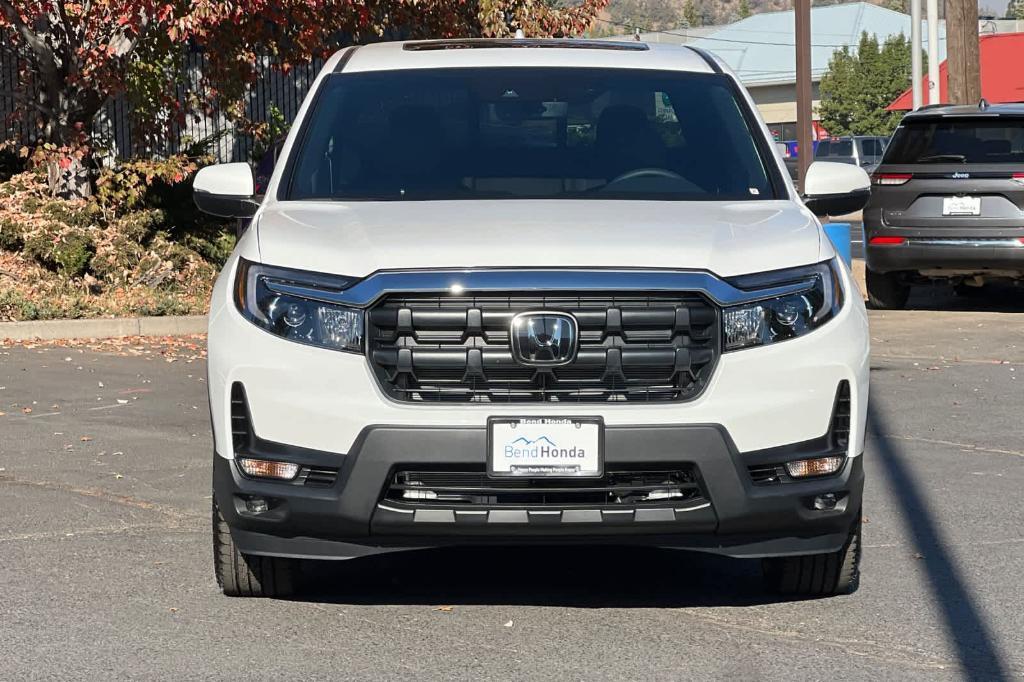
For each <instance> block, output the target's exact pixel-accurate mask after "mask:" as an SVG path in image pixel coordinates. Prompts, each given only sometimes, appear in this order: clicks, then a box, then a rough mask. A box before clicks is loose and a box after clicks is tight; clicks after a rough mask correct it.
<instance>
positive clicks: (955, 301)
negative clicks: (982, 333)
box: [906, 282, 1024, 313]
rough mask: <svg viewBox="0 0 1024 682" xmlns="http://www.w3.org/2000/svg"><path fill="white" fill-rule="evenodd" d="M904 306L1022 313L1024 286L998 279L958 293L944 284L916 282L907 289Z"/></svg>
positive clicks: (918, 308) (913, 308) (923, 308)
mask: <svg viewBox="0 0 1024 682" xmlns="http://www.w3.org/2000/svg"><path fill="white" fill-rule="evenodd" d="M906 309H907V310H946V311H951V312H953V311H960V312H976V313H1024V286H1014V285H1012V284H1009V283H1003V282H997V283H994V284H988V285H986V286H984V287H982V288H980V289H977V290H970V291H969V293H967V294H960V295H958V294H956V293H955V292H954V291H953V287H952V286H949V285H945V284H932V285H921V286H915V287H914V288H913V289H911V291H910V300H909V301H908V302H907V307H906Z"/></svg>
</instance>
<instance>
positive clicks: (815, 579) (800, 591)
mask: <svg viewBox="0 0 1024 682" xmlns="http://www.w3.org/2000/svg"><path fill="white" fill-rule="evenodd" d="M860 557H861V524H860V520H859V519H858V521H857V523H856V524H855V525H854V527H853V529H852V530H851V531H850V536H849V538H848V539H847V541H846V544H845V545H843V548H842V549H840V550H839V551H838V552H829V553H828V554H810V555H807V556H787V557H772V558H769V559H764V560H763V561H762V569H763V571H764V580H765V586H766V587H767V588H768V589H769V590H771V591H772V592H777V593H779V594H786V595H793V596H801V597H831V596H834V595H839V594H853V593H854V592H856V591H857V587H858V586H859V585H860Z"/></svg>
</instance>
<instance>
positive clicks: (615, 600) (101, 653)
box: [0, 289, 1024, 680]
mask: <svg viewBox="0 0 1024 682" xmlns="http://www.w3.org/2000/svg"><path fill="white" fill-rule="evenodd" d="M912 307H914V308H916V309H915V310H910V311H906V312H899V313H873V314H872V338H873V360H872V367H873V376H872V408H871V411H872V418H871V425H870V432H871V433H870V439H869V443H868V448H867V452H866V454H865V457H866V460H865V467H866V470H867V474H868V484H867V491H866V509H865V517H866V519H865V520H866V522H867V523H866V525H865V530H864V533H865V544H866V553H865V558H864V575H863V580H862V583H861V589H860V591H859V592H857V593H856V594H855V595H853V596H849V597H839V598H833V599H825V600H812V601H779V600H777V599H775V598H773V597H770V596H767V595H765V594H764V593H762V591H761V590H760V582H759V571H758V567H757V566H756V564H753V563H751V562H743V561H736V560H730V559H724V558H717V557H712V556H705V555H699V554H688V553H681V552H672V551H667V550H649V551H642V552H638V551H636V550H621V551H615V550H608V549H595V550H578V549H573V550H571V551H569V550H566V551H560V550H550V549H547V550H545V549H536V550H531V549H514V550H500V551H499V550H472V551H471V550H431V551H422V552H410V553H403V554H396V555H393V556H390V557H379V558H374V559H367V560H360V561H353V562H346V563H339V564H332V565H329V566H327V567H321V568H318V569H317V570H315V571H313V572H312V575H311V590H310V591H309V592H308V593H307V594H304V595H303V596H302V597H301V598H300V599H297V600H294V601H251V600H238V599H229V598H226V597H223V596H221V595H220V593H219V592H218V590H217V587H216V584H215V582H214V579H213V573H212V567H211V542H210V534H209V525H210V519H209V508H210V499H209V490H210V437H209V424H208V417H207V406H206V395H205V384H204V375H205V361H204V360H203V359H202V352H201V339H195V340H184V341H178V342H176V343H174V344H173V345H171V346H164V345H160V344H153V343H147V344H127V345H126V344H123V343H120V344H115V343H108V344H102V345H101V344H87V345H73V346H55V345H39V346H31V345H30V346H27V347H26V346H25V345H8V346H6V347H0V413H3V414H2V416H0V586H2V590H0V651H2V652H3V655H2V656H0V679H4V680H15V679H30V678H79V679H80V678H89V679H97V678H99V679H109V678H149V679H164V678H175V679H191V678H231V679H241V678H271V677H273V678H307V679H308V678H316V679H320V678H341V679H370V678H388V679H394V678H413V679H470V678H472V679H497V678H500V679H509V678H512V679H621V678H626V677H629V678H638V677H642V678H648V679H687V678H698V677H701V678H736V677H741V676H742V677H750V678H758V679H762V678H787V679H823V678H869V677H870V678H874V679H907V678H929V679H936V678H938V679H960V678H964V677H971V678H975V679H1000V678H1016V677H1022V676H1024V608H1022V606H1024V587H1022V581H1024V528H1022V525H1024V524H1022V522H1024V511H1022V507H1021V490H1022V489H1024V419H1022V418H1021V413H1022V409H1021V408H1022V407H1024V376H1022V375H1024V291H1021V290H1012V289H1006V290H998V291H996V292H994V293H991V294H990V295H987V296H985V297H981V298H971V299H958V298H953V297H952V296H951V295H950V294H949V292H948V291H945V290H941V291H936V292H930V293H929V294H927V295H918V296H916V297H915V298H914V299H913V301H912ZM90 346H92V347H90Z"/></svg>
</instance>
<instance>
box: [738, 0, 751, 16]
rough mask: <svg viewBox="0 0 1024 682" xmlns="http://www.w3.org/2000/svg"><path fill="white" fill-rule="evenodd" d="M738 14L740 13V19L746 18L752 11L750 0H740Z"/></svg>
mask: <svg viewBox="0 0 1024 682" xmlns="http://www.w3.org/2000/svg"><path fill="white" fill-rule="evenodd" d="M736 14H738V15H739V18H740V19H746V18H747V17H749V16H750V15H751V14H752V12H751V11H750V0H740V6H739V8H738V9H737V10H736Z"/></svg>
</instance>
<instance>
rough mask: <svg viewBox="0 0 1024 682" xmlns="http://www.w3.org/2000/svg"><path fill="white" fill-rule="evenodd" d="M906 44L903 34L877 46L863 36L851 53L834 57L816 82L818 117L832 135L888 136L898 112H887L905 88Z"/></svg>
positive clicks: (842, 52) (847, 50)
mask: <svg viewBox="0 0 1024 682" xmlns="http://www.w3.org/2000/svg"><path fill="white" fill-rule="evenodd" d="M910 54H911V53H910V42H909V40H907V38H905V37H904V36H903V35H902V34H897V35H895V36H892V37H890V38H888V39H886V41H885V42H884V43H882V44H881V45H879V43H878V38H877V37H876V36H873V35H868V34H867V33H864V34H863V35H861V39H860V44H859V45H858V46H857V50H856V52H853V51H851V50H850V48H849V47H843V48H842V49H840V50H836V52H835V53H833V55H832V58H831V59H830V60H829V65H828V70H827V71H826V72H825V75H824V76H822V78H821V85H820V97H821V101H820V104H819V105H818V114H819V116H820V118H821V124H822V125H823V126H824V127H825V129H826V130H828V132H829V133H831V134H832V135H888V134H890V133H891V132H892V131H893V130H894V129H895V128H896V125H897V124H898V123H899V120H900V117H901V115H902V114H901V113H900V112H895V111H887V110H886V107H887V106H889V104H890V103H891V102H892V101H893V100H894V99H896V97H898V96H899V95H900V93H902V92H903V91H904V90H906V89H907V88H908V87H909V86H910V78H911V66H910Z"/></svg>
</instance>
